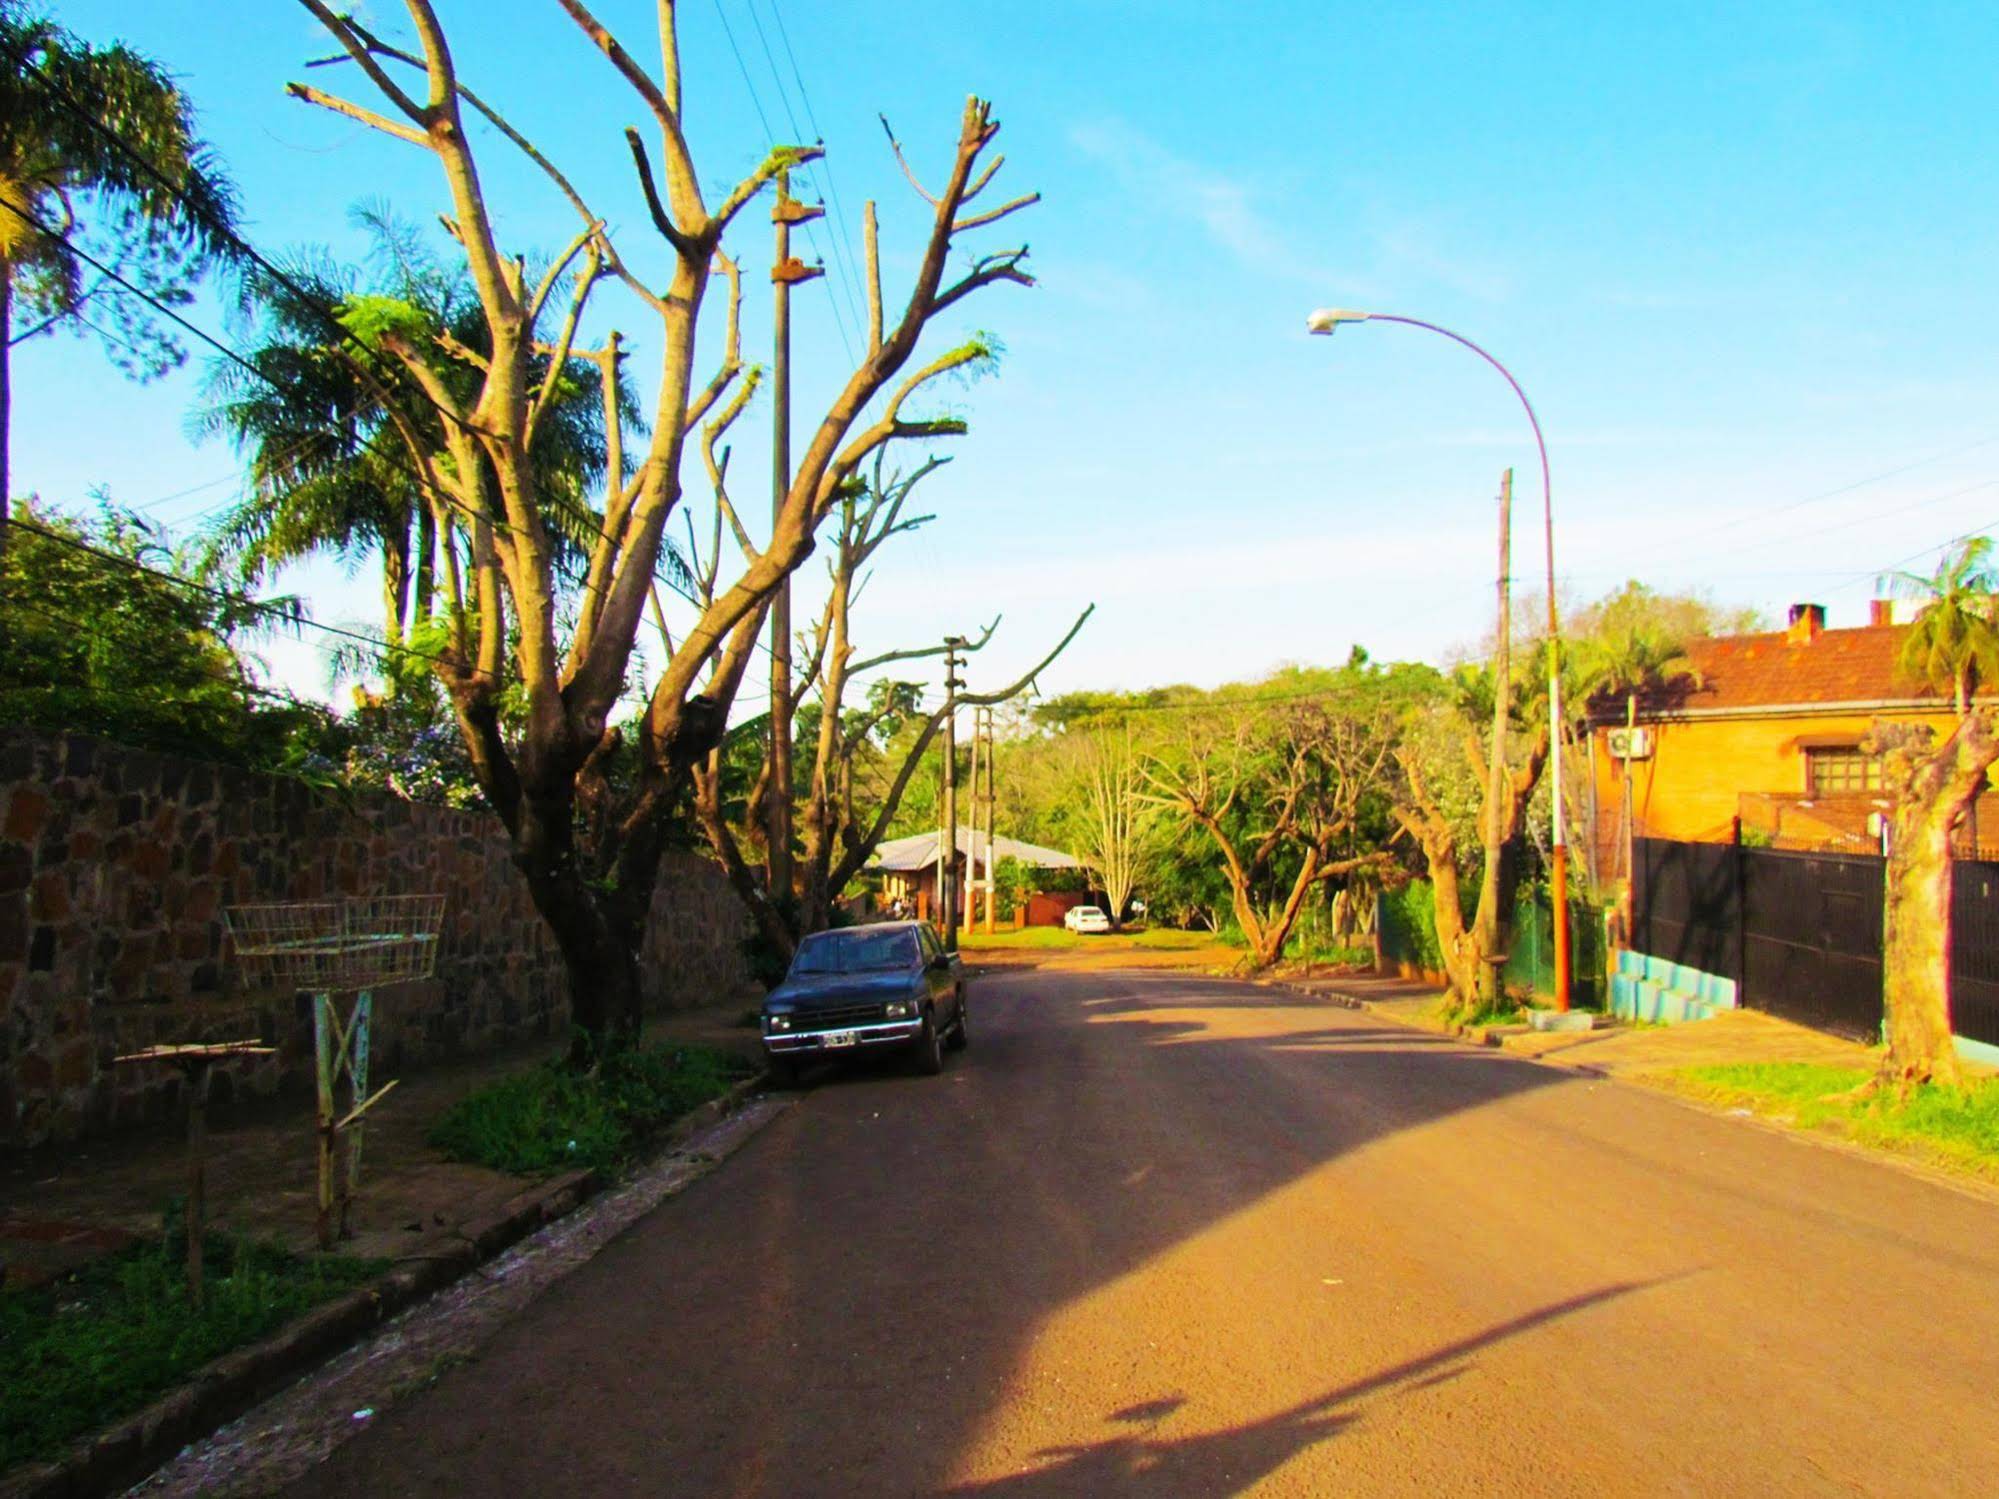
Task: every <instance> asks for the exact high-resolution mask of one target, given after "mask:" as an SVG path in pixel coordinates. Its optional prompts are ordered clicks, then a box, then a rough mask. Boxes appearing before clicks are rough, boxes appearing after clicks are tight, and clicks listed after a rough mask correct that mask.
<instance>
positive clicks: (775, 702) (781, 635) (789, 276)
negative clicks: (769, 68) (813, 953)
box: [765, 167, 826, 903]
mask: <svg viewBox="0 0 1999 1499" xmlns="http://www.w3.org/2000/svg"><path fill="white" fill-rule="evenodd" d="M825 211H826V210H825V209H823V208H820V207H818V206H817V205H815V204H811V203H801V202H799V201H798V200H797V199H796V198H794V197H792V196H791V170H790V168H788V167H783V168H779V170H778V174H777V202H776V203H774V204H772V205H771V210H770V221H771V222H772V223H773V224H775V225H776V226H777V253H776V255H775V256H774V257H773V258H772V260H771V267H770V279H771V285H772V287H773V289H774V293H775V298H776V303H777V307H776V311H775V314H774V316H773V319H772V324H771V326H772V336H773V342H774V344H775V347H774V348H773V350H772V355H771V404H772V405H773V407H774V408H775V410H774V412H773V415H772V434H771V445H770V451H771V491H770V512H771V521H772V523H773V524H775V523H776V520H777V517H778V516H779V515H780V514H782V513H783V510H784V498H785V495H786V494H787V493H789V492H790V489H791V288H792V287H793V286H794V285H796V284H797V283H798V282H801V281H810V280H811V279H812V278H813V277H814V276H823V275H824V274H825V270H824V268H823V267H820V266H809V265H807V264H805V263H804V262H803V261H802V260H799V259H798V258H797V257H795V256H794V255H793V254H792V253H791V226H792V225H793V224H804V223H809V222H811V221H812V220H813V219H816V218H818V217H819V216H820V215H821V214H823V213H824V212H825ZM791 714H792V701H791V579H790V578H789V577H787V578H786V579H785V580H784V581H783V582H781V583H779V584H778V586H777V594H776V596H775V597H773V598H772V600H771V605H770V772H771V774H770V803H769V805H768V807H767V808H766V811H767V813H768V817H767V819H766V824H765V841H766V843H767V845H768V848H769V854H768V859H767V862H766V870H767V874H766V880H767V886H768V891H769V894H770V898H771V899H772V900H776V901H783V902H786V903H788V902H789V901H790V900H791V894H792V890H791V885H792V874H791Z"/></svg>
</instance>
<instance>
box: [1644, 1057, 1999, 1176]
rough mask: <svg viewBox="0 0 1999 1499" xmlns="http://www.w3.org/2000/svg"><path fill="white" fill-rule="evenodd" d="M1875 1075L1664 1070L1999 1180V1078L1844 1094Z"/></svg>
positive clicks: (1709, 1092)
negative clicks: (1902, 1097)
mask: <svg viewBox="0 0 1999 1499" xmlns="http://www.w3.org/2000/svg"><path fill="white" fill-rule="evenodd" d="M1870 1075H1871V1074H1870V1072H1869V1070H1868V1069H1867V1068H1864V1067H1833V1066H1827V1065H1825V1064H1822V1063H1813V1062H1758V1063H1753V1064H1744V1065H1739V1066H1728V1067H1684V1068H1681V1069H1679V1070H1678V1071H1676V1072H1672V1073H1668V1074H1665V1080H1666V1081H1667V1082H1669V1083H1670V1084H1671V1085H1672V1086H1674V1087H1676V1088H1678V1089H1680V1090H1681V1091H1683V1092H1687V1093H1691V1094H1693V1095H1694V1096H1696V1097H1699V1098H1705V1099H1707V1100H1708V1101H1709V1102H1711V1103H1719V1104H1724V1105H1728V1106H1731V1107H1737V1108H1747V1109H1752V1110H1754V1111H1755V1112H1756V1113H1758V1114H1763V1115H1766V1116H1768V1117H1770V1118H1773V1119H1779V1120H1782V1121H1784V1122H1786V1123H1791V1124H1796V1125H1799V1126H1801V1127H1803V1128H1805V1129H1820V1130H1826V1131H1828V1132H1831V1133H1835V1134H1839V1135H1843V1136H1845V1137H1846V1138H1847V1139H1850V1140H1855V1141H1858V1142H1859V1143H1861V1144H1863V1145H1872V1146H1876V1147H1878V1148H1881V1149H1885V1150H1893V1151H1897V1152H1899V1153H1901V1154H1904V1155H1912V1156H1916V1157H1918V1158H1920V1159H1923V1160H1927V1161H1930V1162H1931V1163H1932V1164H1936V1165H1942V1166H1949V1167H1954V1168H1958V1169H1962V1170H1966V1171H1969V1172H1970V1173H1972V1174H1974V1175H1978V1176H1984V1177H1987V1178H1989V1179H1992V1180H1995V1181H1999V1079H1989V1080H1986V1081H1983V1082H1978V1083H1974V1084H1972V1085H1971V1086H1970V1087H1968V1088H1966V1089H1965V1090H1964V1091H1963V1092H1961V1093H1960V1092H1957V1091H1955V1090H1953V1089H1949V1088H1933V1087H1925V1088H1919V1089H1917V1090H1916V1092H1915V1093H1914V1094H1913V1095H1911V1097H1910V1098H1909V1100H1908V1101H1907V1102H1906V1103H1898V1102H1897V1101H1896V1100H1895V1099H1894V1098H1893V1097H1892V1096H1891V1095H1887V1094H1883V1095H1881V1096H1878V1097H1874V1098H1869V1099H1865V1100H1859V1101H1856V1100H1854V1099H1852V1098H1847V1097H1842V1096H1841V1095H1843V1094H1847V1093H1850V1092H1851V1091H1852V1090H1853V1089H1854V1088H1856V1087H1858V1086H1859V1085H1860V1084H1861V1083H1863V1082H1865V1081H1866V1080H1867V1078H1868V1077H1869V1076H1870Z"/></svg>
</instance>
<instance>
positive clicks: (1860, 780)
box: [1805, 744, 1881, 796]
mask: <svg viewBox="0 0 1999 1499" xmlns="http://www.w3.org/2000/svg"><path fill="white" fill-rule="evenodd" d="M1805 784H1806V786H1807V787H1808V788H1810V790H1811V793H1812V795H1813V796H1838V795H1839V794H1840V793H1842V792H1859V791H1879V790H1880V789H1881V762H1880V761H1879V760H1878V759H1876V758H1875V757H1874V756H1873V755H1863V754H1862V753H1861V752H1860V746H1859V745H1857V744H1846V745H1839V746H1837V747H1829V748H1826V749H1808V750H1806V751H1805Z"/></svg>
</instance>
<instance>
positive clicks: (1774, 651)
mask: <svg viewBox="0 0 1999 1499" xmlns="http://www.w3.org/2000/svg"><path fill="white" fill-rule="evenodd" d="M1909 628H1910V627H1909V626H1908V625H1867V626H1864V627H1861V628H1859V629H1850V630H1820V631H1819V632H1818V633H1817V634H1815V635H1813V636H1811V637H1810V638H1809V639H1799V640H1795V641H1794V640H1792V639H1791V638H1790V637H1789V636H1788V635H1787V634H1786V633H1785V632H1784V631H1782V630H1775V631H1771V632H1769V633H1767V634H1760V635H1719V636H1711V637H1709V638H1707V639H1703V640H1695V641H1690V642H1689V643H1688V645H1687V650H1686V656H1687V660H1688V661H1689V662H1691V663H1692V665H1693V667H1694V670H1695V672H1696V673H1697V675H1696V677H1694V678H1693V679H1690V680H1685V681H1677V682H1673V683H1669V684H1667V685H1665V686H1663V687H1661V688H1658V689H1655V690H1652V691H1649V692H1642V693H1640V694H1639V696H1638V704H1639V712H1640V715H1641V716H1645V715H1650V714H1657V713H1659V712H1662V711H1663V712H1672V711H1675V710H1686V709H1694V710H1699V709H1704V708H1737V709H1741V708H1760V707H1792V706H1803V705H1807V704H1824V703H1863V702H1879V701H1882V700H1884V699H1888V700H1895V701H1906V700H1908V699H1911V698H1933V699H1937V700H1938V701H1939V702H1943V703H1947V702H1948V698H1947V697H1946V696H1945V695H1944V694H1940V693H1938V692H1937V691H1936V689H1935V688H1933V687H1931V686H1929V685H1928V684H1927V683H1925V682H1923V681H1921V680H1920V679H1917V678H1912V677H1910V676H1908V675H1906V674H1904V673H1903V671H1902V670H1901V667H1900V657H1901V654H1902V642H1903V641H1904V640H1905V639H1906V638H1907V637H1908V634H1909ZM1602 706H1603V707H1604V709H1605V710H1608V709H1609V708H1610V707H1611V704H1610V703H1609V702H1608V701H1606V702H1605V703H1604V704H1603V705H1602Z"/></svg>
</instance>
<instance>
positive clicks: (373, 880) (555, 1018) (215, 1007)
mask: <svg viewBox="0 0 1999 1499" xmlns="http://www.w3.org/2000/svg"><path fill="white" fill-rule="evenodd" d="M433 892H442V893H443V895H444V897H445V914H444V925H443V929H442V931H441V932H440V935H439V947H438V958H437V967H436V973H435V976H434V977H432V978H429V979H425V980H422V981H418V982H412V983H404V984H398V985H395V986H393V987H390V988H387V989H383V990H380V991H378V992H377V994H376V999H375V1007H376V1008H375V1015H376V1020H375V1028H374V1057H375V1059H376V1060H375V1064H374V1072H375V1076H376V1077H377V1078H378V1079H386V1078H390V1077H393V1076H395V1075H396V1073H397V1071H398V1070H399V1069H402V1068H407V1067H410V1066H415V1065H420V1064H422V1063H424V1062H426V1061H431V1060H436V1059H440V1058H444V1057H449V1056H453V1055H459V1054H464V1053H466V1052H470V1051H476V1050H479V1049H484V1048H490V1047H496V1046H502V1045H506V1044H508V1043H510V1042H516V1041H521V1040H525V1039H529V1038H532V1037H540V1036H555V1035H558V1034H560V1032H561V1030H562V1028H563V1026H564V1024H565V1022H566V1020H567V1017H568V999H567V996H566V994H565V989H564V982H563V975H562V966H561V963H560V962H559V961H558V959H557V956H556V953H555V950H554V944H553V942H552V940H551V939H550V938H549V936H548V934H547V929H546V928H545V927H544V926H543V925H542V923H541V921H540V919H539V918H538V917H537V916H536V915H535V911H534V907H533V905H532V903H531V902H530V900H529V898H528V893H527V887H526V884H525V882H524V881H523V880H522V879H521V877H520V875H519V873H518V872H517V871H516V870H515V869H514V866H513V863H512V861H511V859H510V858H509V856H508V852H507V842H506V837H505V834H504V832H503V831H502V829H501V828H500V826H499V824H498V823H497V822H496V821H495V820H494V819H493V818H492V817H491V816H490V815H489V814H487V813H484V812H459V811H453V810H451V809H449V808H444V807H432V806H422V805H417V804H413V803H410V802H405V801H400V800H397V799H396V798H394V797H389V796H378V795H362V796H348V795H339V796H335V795H331V794H328V793H325V792H320V791H316V790H314V789H313V788H311V787H309V786H307V785H305V784H304V783H303V782H299V781H295V780H290V779H287V778H283V777H277V776H266V775H256V774H252V773H250V772H247V771H241V770H235V769H230V768H227V767H223V766H217V765H211V764H206V763H202V762H198V761H190V760H182V759H176V758H174V757H172V756H167V755H159V754H152V753H148V752H145V751H140V750H133V749H128V748H125V747H123V746H119V745H114V744H110V743H107V742H105V741H103V740H98V739H92V738H87V737H83V736H80V735H58V734H47V733H42V732H38V731H33V730H25V729H19V728H4V729H0V1144H5V1145H10V1146H24V1145H34V1144H39V1143H43V1142H46V1141H51V1140H62V1139H70V1138H75V1137H77V1136H80V1135H84V1134H99V1133H104V1132H107V1131H111V1130H116V1129H121V1128H126V1127H129V1126H132V1125H136V1124H140V1123H143V1122H150V1121H157V1120H160V1119H163V1118H166V1117H169V1116H171V1114H172V1113H173V1111H174V1109H175V1106H176V1102H177V1097H178V1087H179V1084H178V1082H177V1081H176V1080H175V1078H174V1076H173V1073H172V1069H170V1068H167V1067H163V1066H159V1065H157V1064H152V1065H147V1064H137V1065H135V1064H124V1065H114V1064H113V1061H112V1058H113V1057H115V1056H117V1055H119V1054H121V1053H124V1052H129V1051H132V1050H135V1049H137V1048H139V1047H144V1046H149V1045H154V1044H159V1043H165V1042H174V1041H191V1040H220V1039H234V1038H237V1037H242V1036H250V1035H256V1036H261V1037H262V1038H263V1039H264V1040H265V1041H267V1042H269V1043H272V1044H275V1045H276V1046H277V1048H278V1051H277V1054H276V1055H275V1056H273V1057H270V1058H266V1059H264V1060H262V1061H259V1062H255V1063H251V1062H241V1063H232V1064H230V1066H229V1067H228V1068H224V1069H218V1071H217V1075H216V1079H215V1090H214V1091H215V1097H216V1098H217V1099H218V1101H221V1102H225V1103H226V1102H227V1100H228V1099H229V1098H230V1097H232V1096H234V1095H237V1094H241V1093H244V1092H269V1091H274V1090H276V1089H278V1088H281V1087H286V1088H290V1087H302V1088H306V1089H309V1088H310V1087H311V1077H312V1023H311V1011H310V1008H309V1002H308V1001H307V999H306V998H305V997H304V996H301V995H295V994H288V993H287V994H280V993H273V992H270V991H268V990H262V991H260V990H258V989H257V988H256V987H254V986H253V985H250V984H246V982H245V981H244V979H243V977H242V975H241V974H240V973H239V970H238V964H237V963H236V962H235V961H234V955H233V953H232V952H231V950H230V947H229V944H228V942H227V940H226V937H225V932H224V924H223V908H224V907H225V906H228V905H234V904H239V903H248V902H257V901H294V900H312V899H315V898H318V897H323V896H340V895H371V894H372V895H396V894H422V893H433ZM746 932H747V924H746V922H745V919H744V916H743V913H742V910H741V907H740V905H739V903H738V902H737V900H736V898H735V896H734V895H733V894H732V893H731V892H730V890H729V888H728V886H727V884H726V882H725V880H724V879H723V877H722V874H721V872H720V870H719V869H717V868H716V866H715V865H714V864H712V863H711V862H710V861H708V860H706V859H704V858H700V857H697V856H695V855H691V854H670V855H668V865H667V867H666V868H665V869H664V870H662V872H661V881H660V891H659V894H658V896H657V898H656V899H655V902H654V906H653V913H652V924H651V929H650V931H649V933H648V935H647V941H646V945H645V952H644V958H643V966H644V970H645V975H646V981H647V984H648V986H649V993H648V996H647V997H648V1000H649V1001H650V1002H651V1003H652V1004H653V1005H654V1006H655V1007H660V1008H664V1007H679V1006H686V1005H691V1004H697V1003H701V1002H703V1001H704V1000H707V999H710V998H713V997H715V996H717V995H725V994H731V993H736V992H743V991H745V990H747V988H748V986H749V978H748V974H747V972H746V970H745V968H744V965H743V959H742V951H741V942H742V939H743V937H744V936H745V934H746Z"/></svg>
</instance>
